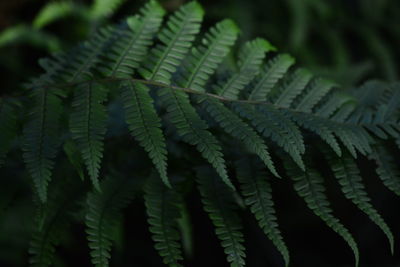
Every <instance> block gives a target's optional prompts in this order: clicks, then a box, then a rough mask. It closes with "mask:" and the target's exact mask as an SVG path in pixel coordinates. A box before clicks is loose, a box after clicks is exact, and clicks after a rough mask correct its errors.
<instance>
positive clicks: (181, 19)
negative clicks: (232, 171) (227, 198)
mask: <svg viewBox="0 0 400 267" xmlns="http://www.w3.org/2000/svg"><path fill="white" fill-rule="evenodd" d="M202 17H203V10H202V8H201V6H200V5H199V4H198V3H197V2H190V3H188V4H186V5H184V6H182V7H181V8H180V9H179V10H178V11H176V12H175V13H174V15H173V16H172V17H171V18H170V19H169V21H168V22H167V27H166V28H164V29H163V30H162V31H161V33H160V35H159V38H160V40H161V41H162V42H163V44H164V45H159V46H157V47H156V48H154V49H152V50H151V51H150V54H151V55H150V63H149V64H147V65H146V66H145V68H142V69H141V70H140V71H141V74H142V75H143V76H144V77H145V78H146V79H150V80H153V81H156V82H161V83H164V84H170V82H171V75H172V73H174V72H175V71H176V67H177V65H179V64H180V62H179V61H180V60H182V59H183V58H184V56H185V55H186V53H187V52H188V51H189V49H190V47H191V43H192V41H193V40H194V38H195V34H197V33H198V31H199V28H200V22H201V20H202ZM157 93H158V96H159V98H160V101H161V103H162V105H164V106H165V107H166V109H167V113H168V116H169V118H170V121H171V122H172V123H173V124H174V125H175V127H176V130H177V133H178V135H179V136H180V137H181V138H182V139H183V141H185V142H187V143H189V144H191V145H194V146H196V147H197V149H198V150H199V152H200V153H201V154H202V156H203V157H204V158H205V159H206V160H208V161H209V162H210V163H211V164H212V166H214V168H215V169H216V170H217V172H218V174H219V175H220V176H221V178H222V179H223V180H224V181H225V183H227V184H228V185H229V186H231V187H232V188H234V186H233V185H232V183H231V182H230V180H229V178H228V174H227V172H226V166H225V161H224V159H223V157H222V153H221V147H220V145H219V143H218V141H217V139H216V138H215V137H214V136H213V135H212V134H211V133H210V132H209V131H208V130H207V128H208V125H207V123H206V122H204V121H203V120H202V119H201V118H200V116H199V115H198V114H197V113H196V110H195V109H194V107H193V106H192V104H191V102H190V100H189V98H188V96H187V94H186V93H185V92H183V91H175V90H173V89H170V88H163V90H157Z"/></svg>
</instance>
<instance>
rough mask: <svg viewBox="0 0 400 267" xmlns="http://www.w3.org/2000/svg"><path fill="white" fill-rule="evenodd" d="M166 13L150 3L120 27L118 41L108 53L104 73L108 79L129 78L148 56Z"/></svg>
mask: <svg viewBox="0 0 400 267" xmlns="http://www.w3.org/2000/svg"><path fill="white" fill-rule="evenodd" d="M164 13H165V11H164V10H163V9H162V7H161V6H160V4H158V3H157V2H156V1H149V2H148V3H147V4H146V5H145V6H144V7H143V8H142V9H141V10H140V11H139V14H140V15H136V16H132V17H129V18H128V19H127V20H126V24H127V25H125V26H124V27H120V30H119V36H118V39H117V40H116V41H115V43H113V45H112V47H111V48H110V49H109V50H108V51H107V53H106V55H105V57H106V58H107V59H106V60H103V61H104V62H103V64H102V65H104V66H102V68H103V69H104V70H103V71H102V72H103V73H104V75H105V76H106V77H129V76H130V75H131V74H132V73H133V71H134V70H135V69H137V68H138V67H139V64H140V63H141V62H142V61H143V59H144V58H145V57H146V55H147V51H148V49H149V47H150V46H151V45H152V43H153V36H154V35H155V34H156V33H157V31H158V29H159V27H160V25H161V22H162V18H163V16H164Z"/></svg>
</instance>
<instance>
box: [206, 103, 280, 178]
mask: <svg viewBox="0 0 400 267" xmlns="http://www.w3.org/2000/svg"><path fill="white" fill-rule="evenodd" d="M199 102H201V104H202V106H203V108H204V110H205V111H207V112H208V113H209V114H210V116H211V117H212V118H214V120H215V121H216V122H217V123H218V124H219V125H220V126H221V127H222V128H223V129H224V130H225V131H226V132H227V133H229V134H231V135H232V136H233V137H235V138H237V139H239V140H241V141H242V142H243V144H244V146H245V147H246V148H247V149H248V150H249V151H250V152H252V153H255V154H257V155H258V156H259V157H260V159H262V161H263V162H264V163H265V165H266V166H267V167H268V169H269V170H270V171H271V173H272V174H274V175H275V176H276V177H279V174H278V173H277V172H276V169H275V166H274V163H273V161H272V159H271V156H270V154H269V152H268V147H267V145H266V144H265V142H264V140H263V139H262V138H261V137H260V136H259V135H258V134H257V133H256V132H255V131H254V130H253V128H251V127H250V126H249V125H248V124H247V123H246V122H244V121H243V120H242V119H241V118H240V117H239V116H238V115H236V114H235V113H234V112H232V111H231V110H230V109H229V108H227V107H225V106H224V104H222V103H220V102H218V101H217V100H215V99H211V98H204V99H199Z"/></svg>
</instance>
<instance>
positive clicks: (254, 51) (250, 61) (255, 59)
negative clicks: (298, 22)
mask: <svg viewBox="0 0 400 267" xmlns="http://www.w3.org/2000/svg"><path fill="white" fill-rule="evenodd" d="M274 50H275V48H274V47H273V46H272V45H271V44H270V43H268V42H267V41H266V40H264V39H261V38H258V39H255V40H253V41H250V42H247V43H246V44H245V45H244V47H243V48H242V50H241V51H240V53H239V59H238V60H239V62H238V68H239V71H238V72H237V73H235V74H233V75H232V76H231V77H230V78H229V79H228V80H227V81H226V82H225V83H223V84H219V86H217V88H216V92H217V93H218V95H220V96H222V97H226V98H230V99H237V98H238V96H239V93H240V91H242V90H243V89H244V88H245V86H246V85H248V84H249V83H250V82H251V81H252V80H253V78H254V77H255V76H256V75H257V74H258V73H259V71H260V66H261V64H262V61H263V59H264V57H265V53H266V52H268V51H274Z"/></svg>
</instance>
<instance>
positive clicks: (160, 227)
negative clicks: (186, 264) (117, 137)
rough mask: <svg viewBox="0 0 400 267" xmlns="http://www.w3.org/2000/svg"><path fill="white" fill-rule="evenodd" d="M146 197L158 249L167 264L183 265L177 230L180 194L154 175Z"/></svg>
mask: <svg viewBox="0 0 400 267" xmlns="http://www.w3.org/2000/svg"><path fill="white" fill-rule="evenodd" d="M144 198H145V205H146V209H147V215H148V222H149V225H150V228H149V230H150V232H151V233H152V234H153V240H154V242H155V243H156V244H155V248H156V250H158V253H159V254H160V256H161V257H162V258H163V262H164V263H165V264H168V265H169V266H174V267H177V266H182V265H181V264H180V263H179V261H180V260H182V259H183V257H182V251H181V244H180V242H179V239H180V237H179V232H178V230H177V229H178V221H177V220H178V218H179V217H180V214H179V213H180V210H179V205H178V204H179V202H180V201H181V199H180V196H179V195H178V194H177V192H175V191H173V190H172V189H168V188H167V187H166V186H165V185H164V184H163V183H162V182H161V181H160V180H159V179H156V177H154V176H153V177H150V179H149V181H148V183H147V184H146V187H145V196H144Z"/></svg>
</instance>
